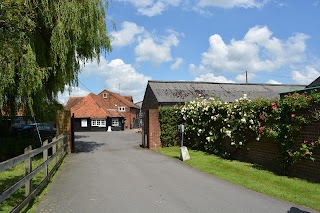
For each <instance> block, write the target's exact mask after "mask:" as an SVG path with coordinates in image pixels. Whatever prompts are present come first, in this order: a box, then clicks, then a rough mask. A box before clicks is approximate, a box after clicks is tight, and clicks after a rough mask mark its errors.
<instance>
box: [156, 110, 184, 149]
mask: <svg viewBox="0 0 320 213" xmlns="http://www.w3.org/2000/svg"><path fill="white" fill-rule="evenodd" d="M159 120H160V127H161V135H160V139H161V143H162V146H166V147H168V146H175V145H178V144H180V136H179V134H178V131H177V126H178V125H179V124H181V123H182V116H181V113H180V109H179V108H178V107H170V108H161V109H160V110H159Z"/></svg>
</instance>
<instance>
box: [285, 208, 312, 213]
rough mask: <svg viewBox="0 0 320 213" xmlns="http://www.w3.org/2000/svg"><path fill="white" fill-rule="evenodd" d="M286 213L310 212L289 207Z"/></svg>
mask: <svg viewBox="0 0 320 213" xmlns="http://www.w3.org/2000/svg"><path fill="white" fill-rule="evenodd" d="M288 213H310V212H306V211H303V210H300V209H299V208H296V207H291V208H290V210H289V211H288Z"/></svg>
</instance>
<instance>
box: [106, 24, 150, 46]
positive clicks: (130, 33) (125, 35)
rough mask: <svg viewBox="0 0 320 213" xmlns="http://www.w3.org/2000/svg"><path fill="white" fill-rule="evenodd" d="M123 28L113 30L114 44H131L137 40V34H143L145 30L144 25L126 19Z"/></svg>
mask: <svg viewBox="0 0 320 213" xmlns="http://www.w3.org/2000/svg"><path fill="white" fill-rule="evenodd" d="M121 27H122V29H121V30H120V31H117V32H116V31H114V32H111V35H112V36H113V37H114V40H113V41H112V46H120V47H121V46H126V45H130V44H132V43H133V42H135V40H136V36H137V35H139V34H142V33H143V32H144V31H145V30H144V28H143V27H139V26H138V25H137V24H135V23H133V22H128V21H125V22H123V23H122V25H121Z"/></svg>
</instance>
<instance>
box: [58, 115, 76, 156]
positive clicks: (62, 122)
mask: <svg viewBox="0 0 320 213" xmlns="http://www.w3.org/2000/svg"><path fill="white" fill-rule="evenodd" d="M56 123H57V133H56V134H57V135H56V136H58V135H60V134H62V133H63V134H64V135H65V136H66V137H67V151H68V153H72V152H73V151H74V150H73V147H74V145H73V141H72V135H71V112H70V111H69V110H66V111H63V110H61V111H58V112H57V122H56Z"/></svg>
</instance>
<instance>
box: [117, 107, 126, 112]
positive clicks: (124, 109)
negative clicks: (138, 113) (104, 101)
mask: <svg viewBox="0 0 320 213" xmlns="http://www.w3.org/2000/svg"><path fill="white" fill-rule="evenodd" d="M118 111H119V112H125V111H126V107H124V106H121V107H118Z"/></svg>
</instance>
